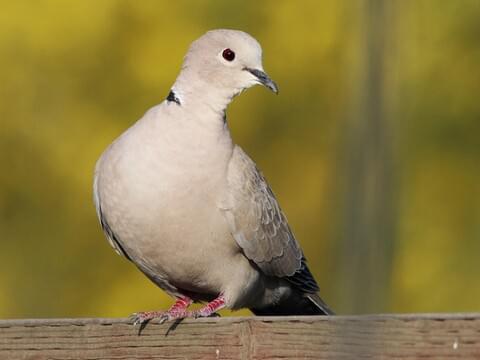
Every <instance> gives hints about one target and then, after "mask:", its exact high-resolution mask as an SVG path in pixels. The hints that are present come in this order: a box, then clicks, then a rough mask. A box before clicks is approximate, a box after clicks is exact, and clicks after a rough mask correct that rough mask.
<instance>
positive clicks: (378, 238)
mask: <svg viewBox="0 0 480 360" xmlns="http://www.w3.org/2000/svg"><path fill="white" fill-rule="evenodd" d="M392 7H393V6H392V2H386V1H383V0H364V1H362V2H361V8H360V9H361V11H360V14H361V15H360V16H361V19H360V26H359V27H358V28H359V34H358V35H359V37H358V41H357V43H356V45H355V52H356V53H357V54H358V57H357V59H356V60H357V61H358V63H357V64H358V66H357V67H356V68H355V67H354V70H353V73H352V74H351V76H350V81H351V83H350V89H351V91H352V92H351V101H350V109H349V110H348V116H347V122H346V129H345V131H346V133H345V134H344V135H345V143H344V144H345V148H344V152H343V153H344V158H343V163H344V167H343V174H342V176H343V179H344V185H345V188H344V189H343V193H344V204H343V216H342V217H341V224H340V226H341V231H342V238H341V241H340V247H339V250H340V253H339V255H340V258H339V259H340V262H339V267H340V271H341V276H340V281H341V284H340V293H339V306H338V307H339V309H340V310H341V311H344V312H348V313H366V312H376V313H378V312H382V311H386V310H387V309H388V305H389V287H390V277H391V272H392V271H391V270H392V248H393V244H394V240H395V229H394V228H395V217H396V216H395V204H394V194H393V184H392V181H393V170H394V169H393V162H394V158H393V147H392V146H393V145H392V141H391V138H392V131H391V117H390V115H392V111H391V108H389V107H388V99H387V95H388V94H391V91H390V90H391V89H388V87H389V86H390V85H389V82H388V81H386V80H387V79H388V76H386V75H387V72H386V46H387V44H389V41H390V40H391V39H389V37H390V36H391V34H392V33H393V32H392V31H391V27H392V26H393V24H392V22H391V20H392V19H391V15H392V12H391V10H392Z"/></svg>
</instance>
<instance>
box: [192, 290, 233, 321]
mask: <svg viewBox="0 0 480 360" xmlns="http://www.w3.org/2000/svg"><path fill="white" fill-rule="evenodd" d="M224 307H225V298H224V297H223V295H220V296H219V297H217V298H216V299H215V300H212V301H210V302H209V303H208V304H207V305H205V306H204V307H202V308H201V309H198V310H195V311H191V312H190V314H189V316H190V317H194V318H199V317H209V316H215V315H216V312H217V311H218V310H220V309H223V308H224Z"/></svg>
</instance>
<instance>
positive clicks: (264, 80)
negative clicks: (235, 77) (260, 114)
mask: <svg viewBox="0 0 480 360" xmlns="http://www.w3.org/2000/svg"><path fill="white" fill-rule="evenodd" d="M243 70H247V71H248V72H249V73H250V74H252V75H253V76H255V77H256V78H257V80H258V82H259V83H260V84H262V85H264V86H265V87H267V88H269V89H270V90H272V91H273V92H274V93H275V94H278V87H277V84H275V82H274V81H273V80H272V79H270V77H269V76H268V75H267V74H266V73H265V72H263V71H262V70H257V69H250V68H244V69H243Z"/></svg>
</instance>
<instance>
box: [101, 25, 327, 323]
mask: <svg viewBox="0 0 480 360" xmlns="http://www.w3.org/2000/svg"><path fill="white" fill-rule="evenodd" d="M256 84H260V85H263V86H265V87H266V88H268V89H270V90H272V91H273V92H274V93H278V87H277V85H276V84H275V82H274V81H273V80H271V78H270V77H269V76H268V75H267V73H266V72H265V70H264V69H263V66H262V48H261V46H260V44H259V43H258V41H257V40H255V39H254V38H253V37H252V36H250V35H249V34H247V33H245V32H242V31H238V30H226V29H220V30H212V31H208V32H207V33H206V34H204V35H203V36H201V37H200V38H199V39H197V40H196V41H194V42H193V43H192V44H191V45H190V47H189V49H188V52H187V54H186V56H185V58H184V62H183V65H182V68H181V72H180V74H179V75H178V77H177V79H176V81H175V83H174V84H173V86H172V87H171V90H170V91H169V93H168V96H167V97H166V99H165V100H164V101H163V102H161V103H160V104H159V105H156V106H154V107H152V108H151V109H150V110H148V111H147V112H146V113H145V114H144V116H143V117H142V118H141V119H140V120H138V121H137V122H135V123H134V124H133V125H132V126H131V127H130V128H128V129H127V130H126V131H125V132H124V133H123V134H121V135H120V136H119V137H118V138H117V139H116V140H115V141H114V142H113V143H112V144H111V145H110V146H108V148H107V149H106V150H105V151H104V152H103V154H102V155H101V157H100V158H99V160H98V161H97V164H96V167H95V175H94V184H93V190H94V191H93V192H94V202H95V206H96V211H97V215H98V218H99V220H100V224H101V227H102V229H103V231H104V233H105V235H106V238H107V239H108V241H109V242H110V244H111V245H112V246H113V248H114V249H115V250H116V252H117V253H118V254H120V255H122V256H124V257H125V258H126V259H128V260H129V261H131V262H132V263H133V264H134V265H135V266H136V267H137V268H138V269H139V270H140V271H141V272H143V273H144V274H145V275H146V276H147V277H148V278H149V279H150V280H151V281H153V282H154V283H155V284H156V285H157V286H158V287H160V288H161V289H163V290H164V291H165V292H166V293H167V294H168V295H170V296H171V297H172V298H173V299H174V300H175V302H174V304H173V305H172V306H171V307H170V309H168V310H166V311H146V312H139V313H136V314H134V323H135V324H137V323H140V324H143V323H146V322H148V321H150V320H151V319H155V318H157V319H159V321H160V322H164V321H171V320H174V319H182V318H187V317H193V318H198V317H208V316H212V315H214V314H216V312H217V311H219V310H220V309H223V308H227V309H231V310H236V309H241V308H248V309H250V310H251V311H252V312H253V313H254V314H255V315H330V314H333V312H332V311H331V310H330V309H329V307H328V306H327V305H326V304H325V303H324V302H323V300H322V299H321V298H320V297H319V287H318V285H317V282H316V281H315V279H314V277H313V276H312V273H311V272H310V270H309V268H308V266H307V260H306V258H305V256H304V254H303V251H302V249H301V248H300V245H299V243H298V242H297V240H296V239H295V237H294V235H293V233H292V231H291V229H290V227H289V225H288V222H287V219H286V217H285V214H284V213H283V212H282V210H281V209H280V206H279V204H278V202H277V199H276V198H275V195H274V194H273V192H272V189H271V188H270V186H269V185H268V183H267V181H266V180H265V177H264V176H263V175H262V173H261V172H260V170H259V169H258V168H257V166H256V165H255V163H254V162H253V161H252V159H250V157H249V156H248V155H247V154H246V153H245V152H244V151H243V150H242V149H241V148H240V147H239V146H238V145H236V144H235V143H234V142H233V140H232V137H231V134H230V131H229V128H228V123H227V120H226V108H227V106H228V104H229V103H230V102H231V101H232V99H233V98H234V97H235V96H236V95H238V94H240V93H241V92H242V91H244V90H246V89H248V88H250V87H252V86H254V85H256ZM194 302H200V303H202V304H203V305H202V307H201V308H199V309H197V310H189V306H190V305H191V304H192V303H194Z"/></svg>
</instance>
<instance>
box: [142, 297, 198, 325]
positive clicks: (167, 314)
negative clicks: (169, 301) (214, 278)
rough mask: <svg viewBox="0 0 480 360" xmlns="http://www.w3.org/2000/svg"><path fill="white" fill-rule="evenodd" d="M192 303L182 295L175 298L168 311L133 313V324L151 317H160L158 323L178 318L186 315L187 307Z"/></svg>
mask: <svg viewBox="0 0 480 360" xmlns="http://www.w3.org/2000/svg"><path fill="white" fill-rule="evenodd" d="M191 303H192V299H190V298H188V297H183V298H179V299H177V301H176V302H175V304H173V305H172V307H171V308H170V309H168V311H145V312H139V313H135V314H133V325H137V324H144V323H145V322H148V321H150V320H152V319H157V318H158V319H160V324H163V323H164V322H165V321H167V320H173V319H180V318H184V317H187V316H188V315H189V312H188V311H187V308H188V307H189V306H190V304H191Z"/></svg>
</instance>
